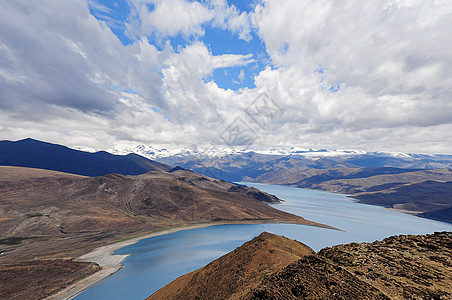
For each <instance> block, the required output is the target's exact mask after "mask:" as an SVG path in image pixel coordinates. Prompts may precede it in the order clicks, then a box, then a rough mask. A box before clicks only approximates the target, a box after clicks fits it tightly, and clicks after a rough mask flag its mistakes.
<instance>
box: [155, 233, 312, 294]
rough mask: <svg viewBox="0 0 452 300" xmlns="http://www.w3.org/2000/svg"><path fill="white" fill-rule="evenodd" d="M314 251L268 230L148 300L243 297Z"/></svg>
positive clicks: (178, 280)
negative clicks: (260, 282)
mask: <svg viewBox="0 0 452 300" xmlns="http://www.w3.org/2000/svg"><path fill="white" fill-rule="evenodd" d="M312 254H314V251H313V250H312V249H311V248H309V247H308V246H306V245H304V244H302V243H299V242H297V241H294V240H290V239H288V238H285V237H282V236H278V235H274V234H271V233H267V232H264V233H262V234H261V235H259V236H258V237H255V238H254V239H253V240H251V241H249V242H247V243H245V244H244V245H242V246H241V247H239V248H237V249H236V250H234V251H232V252H230V253H228V254H226V255H224V256H222V257H221V258H219V259H217V260H215V261H213V262H212V263H210V264H208V265H207V266H205V267H203V268H201V269H199V270H196V271H194V272H191V273H188V274H186V275H184V276H182V277H179V278H178V279H176V280H174V281H173V282H171V283H170V284H169V285H167V286H165V287H164V288H162V289H160V290H159V291H157V292H156V293H155V294H153V295H152V296H151V297H149V298H148V299H180V300H183V299H187V300H188V299H240V298H241V297H242V296H243V295H245V294H247V293H249V292H250V291H251V290H252V289H254V288H256V287H257V285H258V284H259V281H260V280H261V279H262V278H263V277H264V276H265V275H269V274H271V273H272V272H275V271H276V270H279V269H281V268H284V267H285V266H287V265H289V264H290V263H292V262H294V261H296V260H298V259H300V258H301V257H303V256H305V255H312Z"/></svg>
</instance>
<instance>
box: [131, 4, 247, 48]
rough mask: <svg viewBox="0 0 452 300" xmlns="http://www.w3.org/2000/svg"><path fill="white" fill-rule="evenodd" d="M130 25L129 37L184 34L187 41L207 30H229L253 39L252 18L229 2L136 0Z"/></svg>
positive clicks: (245, 38) (242, 36) (161, 36)
mask: <svg viewBox="0 0 452 300" xmlns="http://www.w3.org/2000/svg"><path fill="white" fill-rule="evenodd" d="M130 3H131V14H130V16H129V21H128V24H127V29H128V34H129V35H130V36H131V37H134V38H137V37H138V38H140V37H141V36H151V35H155V36H157V37H158V38H161V39H164V38H166V37H171V36H176V35H178V34H182V35H183V36H185V37H186V38H189V37H191V36H203V35H204V27H203V26H205V25H206V24H207V23H210V24H211V25H212V26H214V27H218V28H221V29H223V30H229V31H230V32H232V33H233V34H237V35H238V37H239V38H240V39H243V40H246V41H249V40H250V39H251V31H252V28H251V18H250V15H249V14H248V13H247V12H240V11H239V10H238V9H237V8H236V7H235V6H234V5H228V3H227V1H226V0H209V1H205V2H203V3H201V2H196V1H187V0H132V1H131V2H130Z"/></svg>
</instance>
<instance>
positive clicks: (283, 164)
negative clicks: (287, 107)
mask: <svg viewBox="0 0 452 300" xmlns="http://www.w3.org/2000/svg"><path fill="white" fill-rule="evenodd" d="M140 153H141V152H140ZM145 154H146V153H143V155H145ZM311 154H312V153H311ZM156 160H157V161H159V162H163V163H166V164H170V165H174V166H181V167H183V168H186V169H190V170H192V171H194V172H197V173H201V174H204V175H207V176H210V177H214V178H218V179H224V180H229V181H256V182H263V180H265V179H276V180H279V179H284V178H287V177H296V174H298V173H300V172H304V171H305V170H309V169H313V170H325V169H338V168H351V169H355V168H356V169H358V168H359V169H363V168H366V169H369V170H370V171H369V172H370V173H373V174H374V175H375V174H376V173H378V172H382V173H381V174H385V173H386V172H389V173H401V172H405V171H404V169H408V170H420V169H444V168H452V155H427V154H400V155H398V154H394V153H382V152H368V153H364V154H359V153H342V155H331V153H330V152H317V153H316V155H315V156H311V155H310V152H307V153H290V154H287V155H282V154H263V153H257V152H243V153H233V154H226V155H220V154H219V155H216V156H215V155H213V156H212V155H206V154H204V153H200V154H178V155H172V156H167V157H159V158H158V159H156ZM365 172H368V171H365ZM361 175H363V176H369V174H364V173H363V174H361ZM261 179H262V180H261Z"/></svg>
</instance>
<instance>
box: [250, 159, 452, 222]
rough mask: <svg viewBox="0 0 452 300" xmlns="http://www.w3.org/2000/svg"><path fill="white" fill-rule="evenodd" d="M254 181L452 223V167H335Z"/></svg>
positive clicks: (269, 174)
mask: <svg viewBox="0 0 452 300" xmlns="http://www.w3.org/2000/svg"><path fill="white" fill-rule="evenodd" d="M254 181H257V182H262V183H271V184H283V185H291V186H295V187H299V188H308V189H316V190H322V191H328V192H334V193H342V194H347V195H350V197H353V198H354V199H357V200H359V202H362V203H366V204H372V205H379V206H383V207H387V208H393V209H398V210H400V211H403V212H410V213H413V214H417V215H419V216H421V217H425V218H430V219H434V220H439V221H443V222H449V223H452V214H448V213H447V212H448V211H449V209H452V169H427V170H425V169H424V170H419V169H399V168H389V167H386V168H334V169H307V170H303V171H299V172H289V171H287V172H282V173H272V172H268V173H266V174H264V175H262V176H259V177H258V178H256V179H255V180H254Z"/></svg>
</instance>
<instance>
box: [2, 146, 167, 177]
mask: <svg viewBox="0 0 452 300" xmlns="http://www.w3.org/2000/svg"><path fill="white" fill-rule="evenodd" d="M0 165H3V166H18V167H30V168H39V169H47V170H54V171H60V172H66V173H72V174H78V175H85V176H102V175H106V174H111V173H118V174H122V175H138V174H144V173H146V172H149V171H168V170H170V169H172V167H170V166H168V165H166V164H163V163H159V162H155V161H152V160H149V159H147V158H144V157H142V156H139V155H137V154H128V155H124V156H122V155H113V154H110V153H108V152H105V151H100V152H96V153H90V152H84V151H80V150H75V149H70V148H68V147H65V146H61V145H56V144H50V143H46V142H41V141H37V140H33V139H24V140H20V141H16V142H12V141H0Z"/></svg>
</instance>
